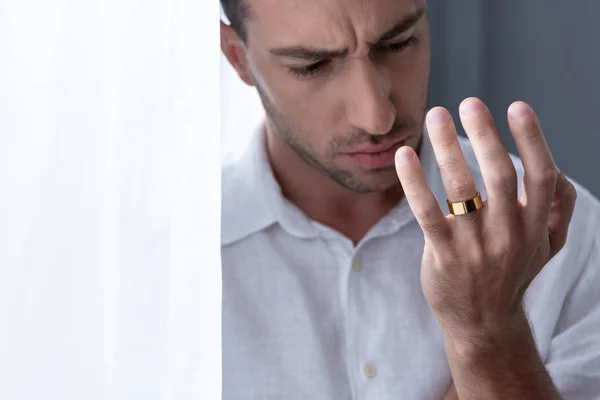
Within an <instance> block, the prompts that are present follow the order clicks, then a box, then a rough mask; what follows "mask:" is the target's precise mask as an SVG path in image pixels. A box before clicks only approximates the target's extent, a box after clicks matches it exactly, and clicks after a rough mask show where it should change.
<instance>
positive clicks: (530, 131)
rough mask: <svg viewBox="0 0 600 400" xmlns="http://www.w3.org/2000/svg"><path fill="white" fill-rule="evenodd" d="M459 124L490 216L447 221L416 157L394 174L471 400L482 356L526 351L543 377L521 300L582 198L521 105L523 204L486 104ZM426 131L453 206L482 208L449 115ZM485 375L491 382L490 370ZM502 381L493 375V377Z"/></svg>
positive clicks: (402, 156)
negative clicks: (419, 233) (470, 385)
mask: <svg viewBox="0 0 600 400" xmlns="http://www.w3.org/2000/svg"><path fill="white" fill-rule="evenodd" d="M461 121H462V124H463V126H464V128H465V131H466V133H467V135H468V137H469V139H470V142H471V144H472V146H473V150H474V152H475V156H476V158H477V161H478V163H479V165H480V169H481V173H482V176H483V180H484V184H485V193H486V197H487V199H486V202H485V205H484V207H483V208H482V209H479V210H477V211H474V212H472V213H469V214H465V215H456V216H454V215H444V213H443V212H442V210H441V209H440V208H439V205H438V203H437V201H436V199H435V197H434V195H433V194H432V192H431V190H430V189H429V187H428V185H427V182H426V180H425V177H424V175H423V171H422V168H421V165H420V163H419V160H418V157H417V156H416V154H415V152H414V150H413V149H410V148H408V147H404V148H401V149H399V150H398V152H397V156H396V169H397V172H398V176H399V178H400V182H401V183H402V186H403V189H404V193H405V196H406V199H407V201H408V203H409V205H410V207H411V209H412V211H413V212H414V214H415V216H416V218H417V220H418V222H419V224H420V226H421V228H422V230H423V233H424V236H425V248H424V254H423V259H422V266H421V284H422V288H423V293H424V294H425V297H426V299H427V301H428V303H429V306H430V308H431V310H432V312H433V314H434V316H435V317H436V319H437V321H438V323H439V324H440V327H441V328H442V331H443V332H444V339H445V344H446V352H447V353H448V356H449V361H450V366H451V369H453V371H452V372H453V377H454V381H455V384H456V386H457V388H456V389H457V392H458V394H459V395H460V396H461V397H462V396H463V393H468V392H469V390H468V389H467V388H465V387H464V383H465V381H467V380H468V379H467V378H465V377H471V378H473V377H474V376H477V375H478V374H477V373H475V374H473V371H470V372H469V373H468V374H467V373H464V372H465V370H464V368H466V367H467V365H468V366H469V368H473V367H474V366H477V368H479V367H481V365H482V363H484V364H485V360H484V359H483V358H482V357H483V354H486V355H487V356H489V357H492V356H494V355H495V353H494V352H495V351H511V350H510V349H511V346H512V345H515V346H517V345H518V346H521V350H519V352H520V353H523V352H524V350H523V349H526V350H527V351H525V353H523V354H521V356H522V357H523V359H520V362H522V363H526V361H527V362H529V364H530V367H531V368H532V369H534V370H535V371H531V373H532V376H539V373H540V371H539V369H540V365H539V364H540V363H541V362H540V361H539V357H537V356H536V357H533V355H532V354H533V353H535V345H534V344H533V340H532V337H531V332H530V330H529V325H528V322H527V319H526V317H525V314H524V311H523V308H522V300H523V295H524V293H525V291H526V290H527V288H528V287H529V285H530V283H531V282H532V280H533V279H534V278H535V277H536V276H537V275H538V273H539V272H540V271H541V269H542V268H543V267H544V265H545V264H546V263H547V262H548V261H549V260H550V259H551V258H552V257H554V255H555V254H556V253H557V252H558V251H559V250H560V249H561V248H562V247H563V246H564V243H565V241H566V237H567V231H568V226H569V222H570V220H571V216H572V214H573V209H574V205H575V198H576V192H575V188H574V186H573V185H572V184H571V183H570V182H568V181H567V180H566V179H565V177H564V175H562V174H559V170H558V168H557V167H556V165H555V163H554V160H553V158H552V154H551V153H550V150H549V149H548V146H547V144H546V141H545V139H544V136H543V134H542V130H541V128H540V124H539V121H538V120H537V117H536V115H535V113H534V111H533V110H532V109H531V107H529V106H528V105H527V104H525V103H522V102H517V103H515V104H513V105H512V106H511V107H510V108H509V126H510V129H511V132H512V134H513V136H514V138H515V141H516V144H517V148H518V151H519V154H520V156H521V159H522V161H523V165H524V169H525V176H524V182H523V191H522V196H521V197H520V198H519V197H518V190H517V189H518V187H517V185H518V183H517V174H516V171H515V168H514V166H513V163H512V161H511V159H510V156H509V154H508V152H507V150H506V148H505V147H504V145H503V144H502V142H501V140H500V137H499V135H498V133H497V131H496V128H495V125H494V122H493V119H492V116H491V115H490V113H489V111H488V110H487V108H486V106H485V105H484V104H483V103H482V102H481V101H480V100H478V99H473V98H472V99H467V100H465V101H464V102H463V104H461ZM427 127H428V131H429V135H430V138H431V142H432V145H433V148H434V152H435V156H436V159H437V161H438V165H439V167H440V170H441V176H442V180H443V183H444V188H445V190H446V193H447V195H448V199H449V200H450V201H452V202H457V201H466V200H470V199H472V198H474V197H475V196H476V193H477V191H479V190H483V189H484V188H477V187H475V183H474V180H473V177H472V175H471V172H470V171H469V168H468V166H467V164H466V162H465V159H464V157H463V154H462V152H461V149H460V146H459V142H458V138H457V134H456V128H455V126H454V124H453V122H452V118H451V116H450V114H449V113H448V111H446V110H445V109H443V108H439V107H438V108H435V109H433V110H431V111H430V112H429V114H428V118H427ZM513 355H514V354H513ZM535 355H537V353H535ZM513 358H515V357H513ZM516 358H518V357H516ZM525 358H526V359H527V360H525ZM513 361H514V362H517V360H513ZM529 364H528V365H529ZM462 367H464V368H462ZM504 368H511V367H510V366H509V365H505V366H504ZM544 372H545V370H544ZM479 373H480V375H485V374H486V371H485V368H483V369H482V370H481V371H479ZM497 373H498V371H496V370H494V371H489V374H490V376H491V375H493V374H497ZM456 374H458V375H459V376H458V377H457V376H456ZM536 374H538V375H536ZM518 375H519V377H518V379H523V377H524V376H527V374H526V373H525V372H524V373H523V374H518ZM496 376H497V377H498V376H499V375H496ZM515 379H517V378H515ZM542 380H543V381H544V382H546V384H547V383H548V380H549V378H548V377H547V375H546V376H545V378H544V379H542ZM542 380H541V381H542ZM479 383H481V382H479ZM490 383H492V382H490ZM474 384H477V382H474ZM507 384H508V382H507ZM510 384H515V382H514V381H511V382H510ZM528 387H532V385H529V386H528ZM533 387H536V386H535V385H533ZM540 390H541V389H540ZM482 393H483V392H482ZM482 393H479V394H482ZM511 393H521V392H511ZM529 393H530V392H523V394H529ZM543 393H550V392H543ZM465 398H466V397H465ZM486 398H490V397H486Z"/></svg>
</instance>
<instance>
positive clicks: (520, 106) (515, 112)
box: [508, 101, 533, 119]
mask: <svg viewBox="0 0 600 400" xmlns="http://www.w3.org/2000/svg"><path fill="white" fill-rule="evenodd" d="M508 115H510V116H511V118H513V119H521V118H525V117H530V116H532V115H533V110H532V109H531V107H529V106H528V105H527V104H525V103H523V102H522V101H519V102H516V103H513V104H511V106H510V107H509V109H508Z"/></svg>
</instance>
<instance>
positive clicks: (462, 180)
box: [449, 175, 475, 201]
mask: <svg viewBox="0 0 600 400" xmlns="http://www.w3.org/2000/svg"><path fill="white" fill-rule="evenodd" d="M474 186H475V184H474V183H473V180H472V179H471V178H470V177H469V176H467V175H459V176H456V177H453V178H452V179H451V180H450V182H449V189H450V193H452V196H456V197H457V199H452V200H453V201H463V200H464V199H467V198H469V197H470V196H473V195H474V193H473V187H474Z"/></svg>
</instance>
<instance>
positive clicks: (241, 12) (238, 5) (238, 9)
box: [221, 0, 249, 42]
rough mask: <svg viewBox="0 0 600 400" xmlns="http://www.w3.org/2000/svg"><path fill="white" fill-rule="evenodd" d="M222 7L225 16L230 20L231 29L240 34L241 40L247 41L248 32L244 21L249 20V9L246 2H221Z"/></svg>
mask: <svg viewBox="0 0 600 400" xmlns="http://www.w3.org/2000/svg"><path fill="white" fill-rule="evenodd" d="M221 7H222V8H223V12H224V13H225V16H226V17H227V19H228V20H229V23H230V24H231V27H232V28H233V29H234V30H235V32H236V33H237V34H238V36H239V37H240V39H242V40H243V41H244V42H245V41H246V31H245V29H244V20H245V19H246V18H248V14H249V8H248V6H247V5H246V2H245V1H244V0H221Z"/></svg>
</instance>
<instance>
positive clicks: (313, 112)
mask: <svg viewBox="0 0 600 400" xmlns="http://www.w3.org/2000/svg"><path fill="white" fill-rule="evenodd" d="M245 1H246V2H247V4H248V6H249V8H250V14H251V17H250V19H248V20H247V21H246V24H245V26H246V32H247V54H246V57H247V61H248V67H247V68H248V73H249V75H250V76H252V80H253V81H254V84H255V85H256V87H257V89H258V92H259V95H260V97H261V100H262V102H263V105H264V107H265V111H266V113H267V117H268V120H269V121H268V122H269V123H270V124H271V126H272V127H273V128H275V129H274V130H273V131H274V133H275V134H277V135H280V137H281V139H282V140H283V141H284V142H285V143H287V145H289V146H290V147H291V148H292V149H294V150H295V152H296V153H297V154H298V155H300V156H301V157H302V158H303V159H305V160H306V161H307V162H309V163H311V164H312V165H314V166H315V167H317V168H319V169H320V170H321V171H323V172H324V173H326V174H327V175H328V176H330V177H331V178H332V179H333V180H335V181H336V182H338V183H339V184H341V185H343V186H344V187H347V188H349V189H351V190H353V191H356V192H375V191H382V190H386V189H389V188H392V187H394V186H397V185H398V184H399V182H398V178H397V176H396V172H395V168H394V162H393V155H394V153H395V150H396V149H397V148H399V147H400V146H401V145H408V146H411V147H413V148H415V149H416V148H417V147H418V144H419V142H420V138H421V134H422V129H423V120H424V117H425V112H426V105H427V96H428V89H429V74H430V44H429V30H428V24H427V19H426V16H425V15H424V8H425V4H424V3H425V2H424V0H366V1H365V0H285V1H283V0H245Z"/></svg>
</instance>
